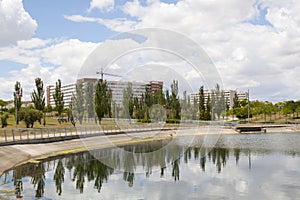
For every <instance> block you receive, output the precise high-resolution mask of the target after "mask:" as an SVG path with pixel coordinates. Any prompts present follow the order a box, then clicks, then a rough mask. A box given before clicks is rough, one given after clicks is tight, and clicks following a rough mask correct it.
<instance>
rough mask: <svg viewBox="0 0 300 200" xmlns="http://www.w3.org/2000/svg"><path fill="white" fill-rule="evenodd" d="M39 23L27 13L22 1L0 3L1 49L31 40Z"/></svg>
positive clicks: (2, 0)
mask: <svg viewBox="0 0 300 200" xmlns="http://www.w3.org/2000/svg"><path fill="white" fill-rule="evenodd" d="M36 28H37V22H36V21H35V20H34V19H32V18H31V16H30V15H29V14H28V13H27V12H26V11H25V9H24V7H23V3H22V0H1V1H0V30H1V31H0V47H1V46H6V45H11V44H16V42H17V41H19V40H26V39H30V38H31V37H32V35H33V34H34V32H35V30H36Z"/></svg>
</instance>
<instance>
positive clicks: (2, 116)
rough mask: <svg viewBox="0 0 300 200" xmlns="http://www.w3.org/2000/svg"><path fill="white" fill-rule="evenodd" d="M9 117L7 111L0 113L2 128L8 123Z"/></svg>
mask: <svg viewBox="0 0 300 200" xmlns="http://www.w3.org/2000/svg"><path fill="white" fill-rule="evenodd" d="M8 118H9V115H8V113H3V114H2V115H1V124H2V126H1V127H2V128H4V127H6V126H7V125H8V123H7V119H8Z"/></svg>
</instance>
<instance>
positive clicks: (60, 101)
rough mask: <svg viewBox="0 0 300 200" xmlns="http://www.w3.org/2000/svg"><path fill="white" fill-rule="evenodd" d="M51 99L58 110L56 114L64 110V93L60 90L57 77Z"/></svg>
mask: <svg viewBox="0 0 300 200" xmlns="http://www.w3.org/2000/svg"><path fill="white" fill-rule="evenodd" d="M53 99H54V102H55V107H56V110H57V112H58V115H59V116H61V114H62V112H63V110H64V93H62V91H61V81H60V79H58V81H57V82H56V86H55V90H54V94H53Z"/></svg>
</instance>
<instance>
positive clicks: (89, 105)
mask: <svg viewBox="0 0 300 200" xmlns="http://www.w3.org/2000/svg"><path fill="white" fill-rule="evenodd" d="M94 88H95V87H94V84H93V83H92V82H88V83H87V85H86V87H85V91H84V94H85V95H84V96H85V106H86V111H87V117H88V118H94V117H95V108H94Z"/></svg>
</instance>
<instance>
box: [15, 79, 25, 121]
mask: <svg viewBox="0 0 300 200" xmlns="http://www.w3.org/2000/svg"><path fill="white" fill-rule="evenodd" d="M22 95H23V90H22V88H21V83H20V82H18V81H17V82H16V84H15V91H14V105H15V111H16V124H19V119H18V112H19V111H20V108H21V106H22Z"/></svg>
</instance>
